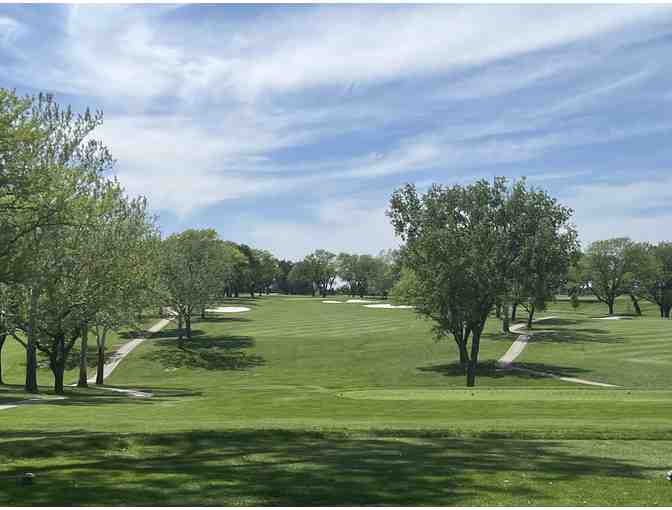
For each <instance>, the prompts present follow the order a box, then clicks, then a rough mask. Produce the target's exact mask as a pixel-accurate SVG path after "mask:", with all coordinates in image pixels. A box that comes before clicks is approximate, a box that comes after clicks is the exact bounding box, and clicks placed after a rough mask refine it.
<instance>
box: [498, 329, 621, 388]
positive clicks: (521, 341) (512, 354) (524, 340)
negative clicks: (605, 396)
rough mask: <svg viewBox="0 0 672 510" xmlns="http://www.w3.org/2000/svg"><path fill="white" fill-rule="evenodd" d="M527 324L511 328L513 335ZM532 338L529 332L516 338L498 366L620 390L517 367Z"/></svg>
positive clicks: (606, 385) (595, 382)
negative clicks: (518, 360) (516, 364)
mask: <svg viewBox="0 0 672 510" xmlns="http://www.w3.org/2000/svg"><path fill="white" fill-rule="evenodd" d="M555 318H556V317H555V316H549V317H540V318H539V319H536V320H533V321H532V322H535V323H536V322H540V321H545V320H549V319H555ZM525 326H526V324H525V323H524V322H521V323H519V324H515V325H513V326H511V327H510V328H509V330H510V331H512V332H513V333H518V332H519V331H520V330H522V329H524V328H525ZM531 338H532V332H529V331H528V333H527V334H522V335H520V336H518V338H516V340H515V341H514V342H513V343H512V344H511V347H509V350H508V351H506V352H505V353H504V356H502V357H501V358H499V360H497V362H496V365H497V367H499V368H502V369H505V370H517V371H518V372H525V373H527V374H532V375H539V376H542V377H551V378H553V379H558V380H560V381H565V382H570V383H576V384H587V385H589V386H601V387H604V388H619V387H620V386H617V385H615V384H607V383H601V382H597V381H589V380H587V379H579V378H577V377H564V376H560V375H557V374H553V373H551V372H542V371H540V370H531V369H529V368H523V367H516V366H514V365H513V362H514V361H515V360H516V358H517V357H518V356H520V355H521V354H522V352H523V351H524V350H525V347H527V344H528V342H529V341H530V339H531Z"/></svg>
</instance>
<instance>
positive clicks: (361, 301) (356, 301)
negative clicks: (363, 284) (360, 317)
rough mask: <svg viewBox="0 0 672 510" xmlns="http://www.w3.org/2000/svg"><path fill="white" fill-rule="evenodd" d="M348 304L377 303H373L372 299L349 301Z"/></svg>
mask: <svg viewBox="0 0 672 510" xmlns="http://www.w3.org/2000/svg"><path fill="white" fill-rule="evenodd" d="M346 303H375V301H371V300H370V299H348V300H347V301H346Z"/></svg>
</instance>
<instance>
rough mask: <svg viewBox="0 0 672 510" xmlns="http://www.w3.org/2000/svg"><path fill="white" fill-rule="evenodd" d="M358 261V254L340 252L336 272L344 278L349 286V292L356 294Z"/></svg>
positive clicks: (352, 294) (336, 262)
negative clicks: (356, 265)
mask: <svg viewBox="0 0 672 510" xmlns="http://www.w3.org/2000/svg"><path fill="white" fill-rule="evenodd" d="M356 263H357V255H351V254H349V253H339V254H338V256H337V257H336V261H335V264H336V273H337V275H338V277H339V278H340V279H341V280H343V281H344V282H345V284H346V286H347V288H348V294H350V295H351V296H354V295H355V293H356V292H357V285H356V277H355V264H356Z"/></svg>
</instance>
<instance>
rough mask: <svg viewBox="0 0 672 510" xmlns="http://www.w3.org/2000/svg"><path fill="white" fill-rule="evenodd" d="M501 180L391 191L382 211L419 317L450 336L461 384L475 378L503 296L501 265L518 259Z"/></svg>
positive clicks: (505, 272)
mask: <svg viewBox="0 0 672 510" xmlns="http://www.w3.org/2000/svg"><path fill="white" fill-rule="evenodd" d="M522 190H524V182H519V183H516V184H514V185H513V187H512V189H511V191H509V189H508V188H507V186H506V180H505V179H504V178H496V179H495V180H494V182H493V183H489V182H487V181H485V180H481V181H477V182H476V183H474V184H471V185H468V186H464V187H463V186H452V187H442V186H439V185H433V186H432V187H431V188H430V190H429V191H428V192H427V193H425V194H424V195H422V196H419V195H418V193H417V191H416V189H415V187H414V186H413V185H406V186H405V187H403V188H401V189H399V190H397V191H396V192H395V193H394V194H393V196H392V200H391V204H390V209H389V211H388V214H389V215H390V217H391V220H392V224H393V226H394V229H395V232H396V234H397V235H399V236H400V237H401V238H402V240H403V241H404V242H405V245H404V247H403V262H404V265H405V266H407V267H408V268H409V269H411V270H412V271H413V273H414V274H415V278H416V279H417V283H414V285H413V288H414V289H415V292H416V295H417V303H416V306H417V309H418V311H419V313H421V314H423V315H426V316H428V317H430V318H431V319H432V320H434V321H435V328H434V329H435V332H436V334H437V336H439V337H443V336H446V335H452V336H453V339H454V340H455V343H456V345H457V348H458V352H459V355H460V363H461V364H462V366H463V367H466V372H467V386H473V385H474V384H475V380H476V368H477V366H478V356H479V350H480V339H481V334H482V332H483V328H484V327H485V323H486V321H487V318H488V315H489V314H490V312H491V310H492V308H493V306H494V304H495V302H496V300H497V298H498V296H502V295H505V294H506V293H507V292H509V287H510V281H511V280H512V278H513V274H512V272H511V270H510V269H509V268H511V267H513V264H514V262H515V261H516V260H517V259H519V258H520V257H521V253H522V247H521V246H520V244H519V243H518V242H517V240H519V239H521V238H522V237H523V236H524V232H522V231H521V229H522V225H523V222H520V221H516V219H515V217H514V216H513V215H512V214H511V212H512V210H513V208H512V202H511V200H512V199H511V196H513V195H515V193H518V192H522Z"/></svg>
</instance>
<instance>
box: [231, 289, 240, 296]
mask: <svg viewBox="0 0 672 510" xmlns="http://www.w3.org/2000/svg"><path fill="white" fill-rule="evenodd" d="M233 294H234V296H236V297H240V293H239V292H238V289H236V290H235V292H234V293H233Z"/></svg>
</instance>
